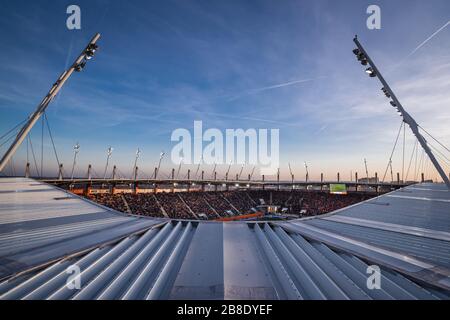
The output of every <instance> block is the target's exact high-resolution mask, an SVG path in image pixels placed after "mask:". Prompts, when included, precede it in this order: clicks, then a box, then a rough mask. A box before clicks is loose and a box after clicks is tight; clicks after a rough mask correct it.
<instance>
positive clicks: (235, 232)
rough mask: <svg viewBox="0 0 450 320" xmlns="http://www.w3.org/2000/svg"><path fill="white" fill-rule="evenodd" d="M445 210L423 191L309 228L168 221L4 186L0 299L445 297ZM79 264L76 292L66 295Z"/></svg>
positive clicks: (53, 191)
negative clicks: (374, 281) (374, 285)
mask: <svg viewBox="0 0 450 320" xmlns="http://www.w3.org/2000/svg"><path fill="white" fill-rule="evenodd" d="M449 213H450V193H449V192H448V191H444V188H443V187H441V186H440V185H436V184H420V185H414V186H411V187H408V188H405V189H403V190H401V191H400V190H399V191H395V192H392V193H389V194H386V195H383V196H380V197H378V198H374V199H371V200H368V201H366V202H364V203H360V204H357V205H354V206H352V207H348V208H345V209H342V210H339V211H336V212H334V213H332V214H328V215H325V216H321V217H316V218H312V219H299V220H292V221H288V222H275V223H263V222H262V223H247V222H228V223H219V222H203V221H175V220H173V221H168V220H164V219H154V218H146V217H142V218H138V217H136V216H127V215H123V214H120V213H118V212H115V211H113V210H111V209H108V208H105V207H102V206H99V205H97V204H94V203H92V202H90V201H88V200H85V199H82V198H79V197H77V196H74V195H71V194H68V193H66V192H65V191H63V190H60V189H58V188H56V187H53V186H49V185H46V184H43V183H40V182H37V181H35V180H31V179H19V178H18V179H12V178H5V179H0V228H1V235H0V236H1V237H2V242H1V245H0V270H1V275H2V276H3V277H6V278H5V279H4V281H3V282H1V283H0V298H1V299H21V298H25V299H47V298H50V299H121V298H124V299H439V298H446V299H448V298H449V297H450V291H449V289H450V284H449V274H450V273H449V272H450V263H449V260H450V237H449V233H448V232H447V231H448V230H449V229H448V228H446V226H448V225H449V223H450V217H449ZM31 239H32V240H31ZM73 264H76V265H78V266H79V267H80V269H81V271H82V274H81V282H82V286H81V289H80V290H69V289H68V288H67V287H66V279H67V277H68V274H67V273H66V269H67V267H68V266H70V265H73ZM372 264H377V265H379V266H380V268H381V274H382V280H381V289H380V290H370V289H368V288H367V285H366V280H367V276H368V275H367V273H366V270H367V267H368V266H369V265H372ZM32 267H34V268H32ZM31 268H32V269H31ZM19 271H22V272H20V273H18V272H19Z"/></svg>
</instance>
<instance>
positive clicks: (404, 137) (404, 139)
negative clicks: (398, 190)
mask: <svg viewBox="0 0 450 320" xmlns="http://www.w3.org/2000/svg"><path fill="white" fill-rule="evenodd" d="M405 144H406V126H403V151H402V181H403V182H405Z"/></svg>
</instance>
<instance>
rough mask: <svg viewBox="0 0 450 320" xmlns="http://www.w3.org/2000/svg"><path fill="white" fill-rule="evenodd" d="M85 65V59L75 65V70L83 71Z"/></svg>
mask: <svg viewBox="0 0 450 320" xmlns="http://www.w3.org/2000/svg"><path fill="white" fill-rule="evenodd" d="M85 66H86V60H83V61H81V62H80V63H79V64H78V65H77V66H76V67H75V71H76V72H81V71H82V70H83V69H84V67H85Z"/></svg>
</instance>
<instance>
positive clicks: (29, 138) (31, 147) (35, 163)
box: [28, 132, 41, 177]
mask: <svg viewBox="0 0 450 320" xmlns="http://www.w3.org/2000/svg"><path fill="white" fill-rule="evenodd" d="M28 140H29V141H30V149H31V154H32V155H33V161H34V167H35V168H36V173H37V175H38V177H41V173H40V172H39V169H38V165H37V161H36V154H35V153H34V148H33V142H32V140H31V132H29V133H28Z"/></svg>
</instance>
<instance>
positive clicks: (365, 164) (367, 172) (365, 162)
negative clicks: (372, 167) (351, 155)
mask: <svg viewBox="0 0 450 320" xmlns="http://www.w3.org/2000/svg"><path fill="white" fill-rule="evenodd" d="M364 167H365V168H366V179H367V183H369V170H367V160H366V158H364Z"/></svg>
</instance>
